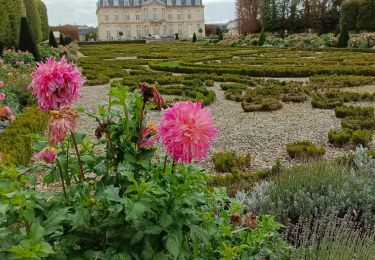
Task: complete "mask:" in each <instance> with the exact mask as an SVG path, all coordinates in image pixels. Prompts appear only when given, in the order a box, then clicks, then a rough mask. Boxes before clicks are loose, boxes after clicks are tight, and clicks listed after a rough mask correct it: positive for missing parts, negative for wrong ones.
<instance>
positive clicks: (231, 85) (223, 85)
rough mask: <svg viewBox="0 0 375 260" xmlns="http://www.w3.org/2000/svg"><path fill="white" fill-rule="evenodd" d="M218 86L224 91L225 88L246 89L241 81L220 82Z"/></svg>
mask: <svg viewBox="0 0 375 260" xmlns="http://www.w3.org/2000/svg"><path fill="white" fill-rule="evenodd" d="M220 88H221V89H222V90H224V91H227V90H246V89H247V86H246V84H241V83H221V84H220Z"/></svg>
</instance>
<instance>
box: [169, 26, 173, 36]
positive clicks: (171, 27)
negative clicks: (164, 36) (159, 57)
mask: <svg viewBox="0 0 375 260" xmlns="http://www.w3.org/2000/svg"><path fill="white" fill-rule="evenodd" d="M168 31H169V32H168V34H169V36H173V24H172V23H170V24H168Z"/></svg>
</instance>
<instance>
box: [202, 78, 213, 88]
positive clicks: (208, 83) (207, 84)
mask: <svg viewBox="0 0 375 260" xmlns="http://www.w3.org/2000/svg"><path fill="white" fill-rule="evenodd" d="M204 84H205V85H206V87H213V86H214V84H215V82H214V81H213V80H210V79H208V80H206V81H205V82H204Z"/></svg>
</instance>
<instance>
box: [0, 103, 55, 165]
mask: <svg viewBox="0 0 375 260" xmlns="http://www.w3.org/2000/svg"><path fill="white" fill-rule="evenodd" d="M47 121H48V118H47V115H46V114H45V113H42V112H40V111H39V110H38V109H36V108H25V109H24V110H23V111H22V114H21V115H20V116H19V117H18V118H17V120H16V121H14V122H13V123H12V124H11V125H10V126H9V127H8V128H6V129H5V131H4V132H3V133H1V134H0V153H1V154H2V155H3V157H5V160H4V162H3V163H5V164H16V165H27V164H28V163H29V161H30V157H31V155H32V147H31V146H32V139H31V137H30V135H31V134H34V133H41V132H42V131H44V130H45V129H46V126H47Z"/></svg>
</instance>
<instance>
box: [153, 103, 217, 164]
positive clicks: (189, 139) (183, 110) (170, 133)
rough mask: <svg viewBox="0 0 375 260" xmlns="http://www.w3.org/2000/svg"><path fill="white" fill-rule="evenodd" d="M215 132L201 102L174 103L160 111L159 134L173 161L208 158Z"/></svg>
mask: <svg viewBox="0 0 375 260" xmlns="http://www.w3.org/2000/svg"><path fill="white" fill-rule="evenodd" d="M217 134H218V131H217V129H216V128H215V126H214V123H213V120H212V116H211V113H210V112H209V111H208V110H207V109H204V108H202V103H193V102H191V101H188V102H177V103H175V104H174V105H173V106H172V107H170V108H168V109H166V110H164V111H163V118H162V120H161V121H160V123H159V125H158V136H159V138H160V141H161V143H162V144H163V145H164V146H165V148H166V150H167V152H168V154H170V155H172V157H173V159H174V161H175V162H182V163H191V162H192V160H193V159H196V160H200V159H204V158H207V156H208V152H209V149H210V146H211V144H212V143H213V141H214V139H215V137H216V136H217Z"/></svg>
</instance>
